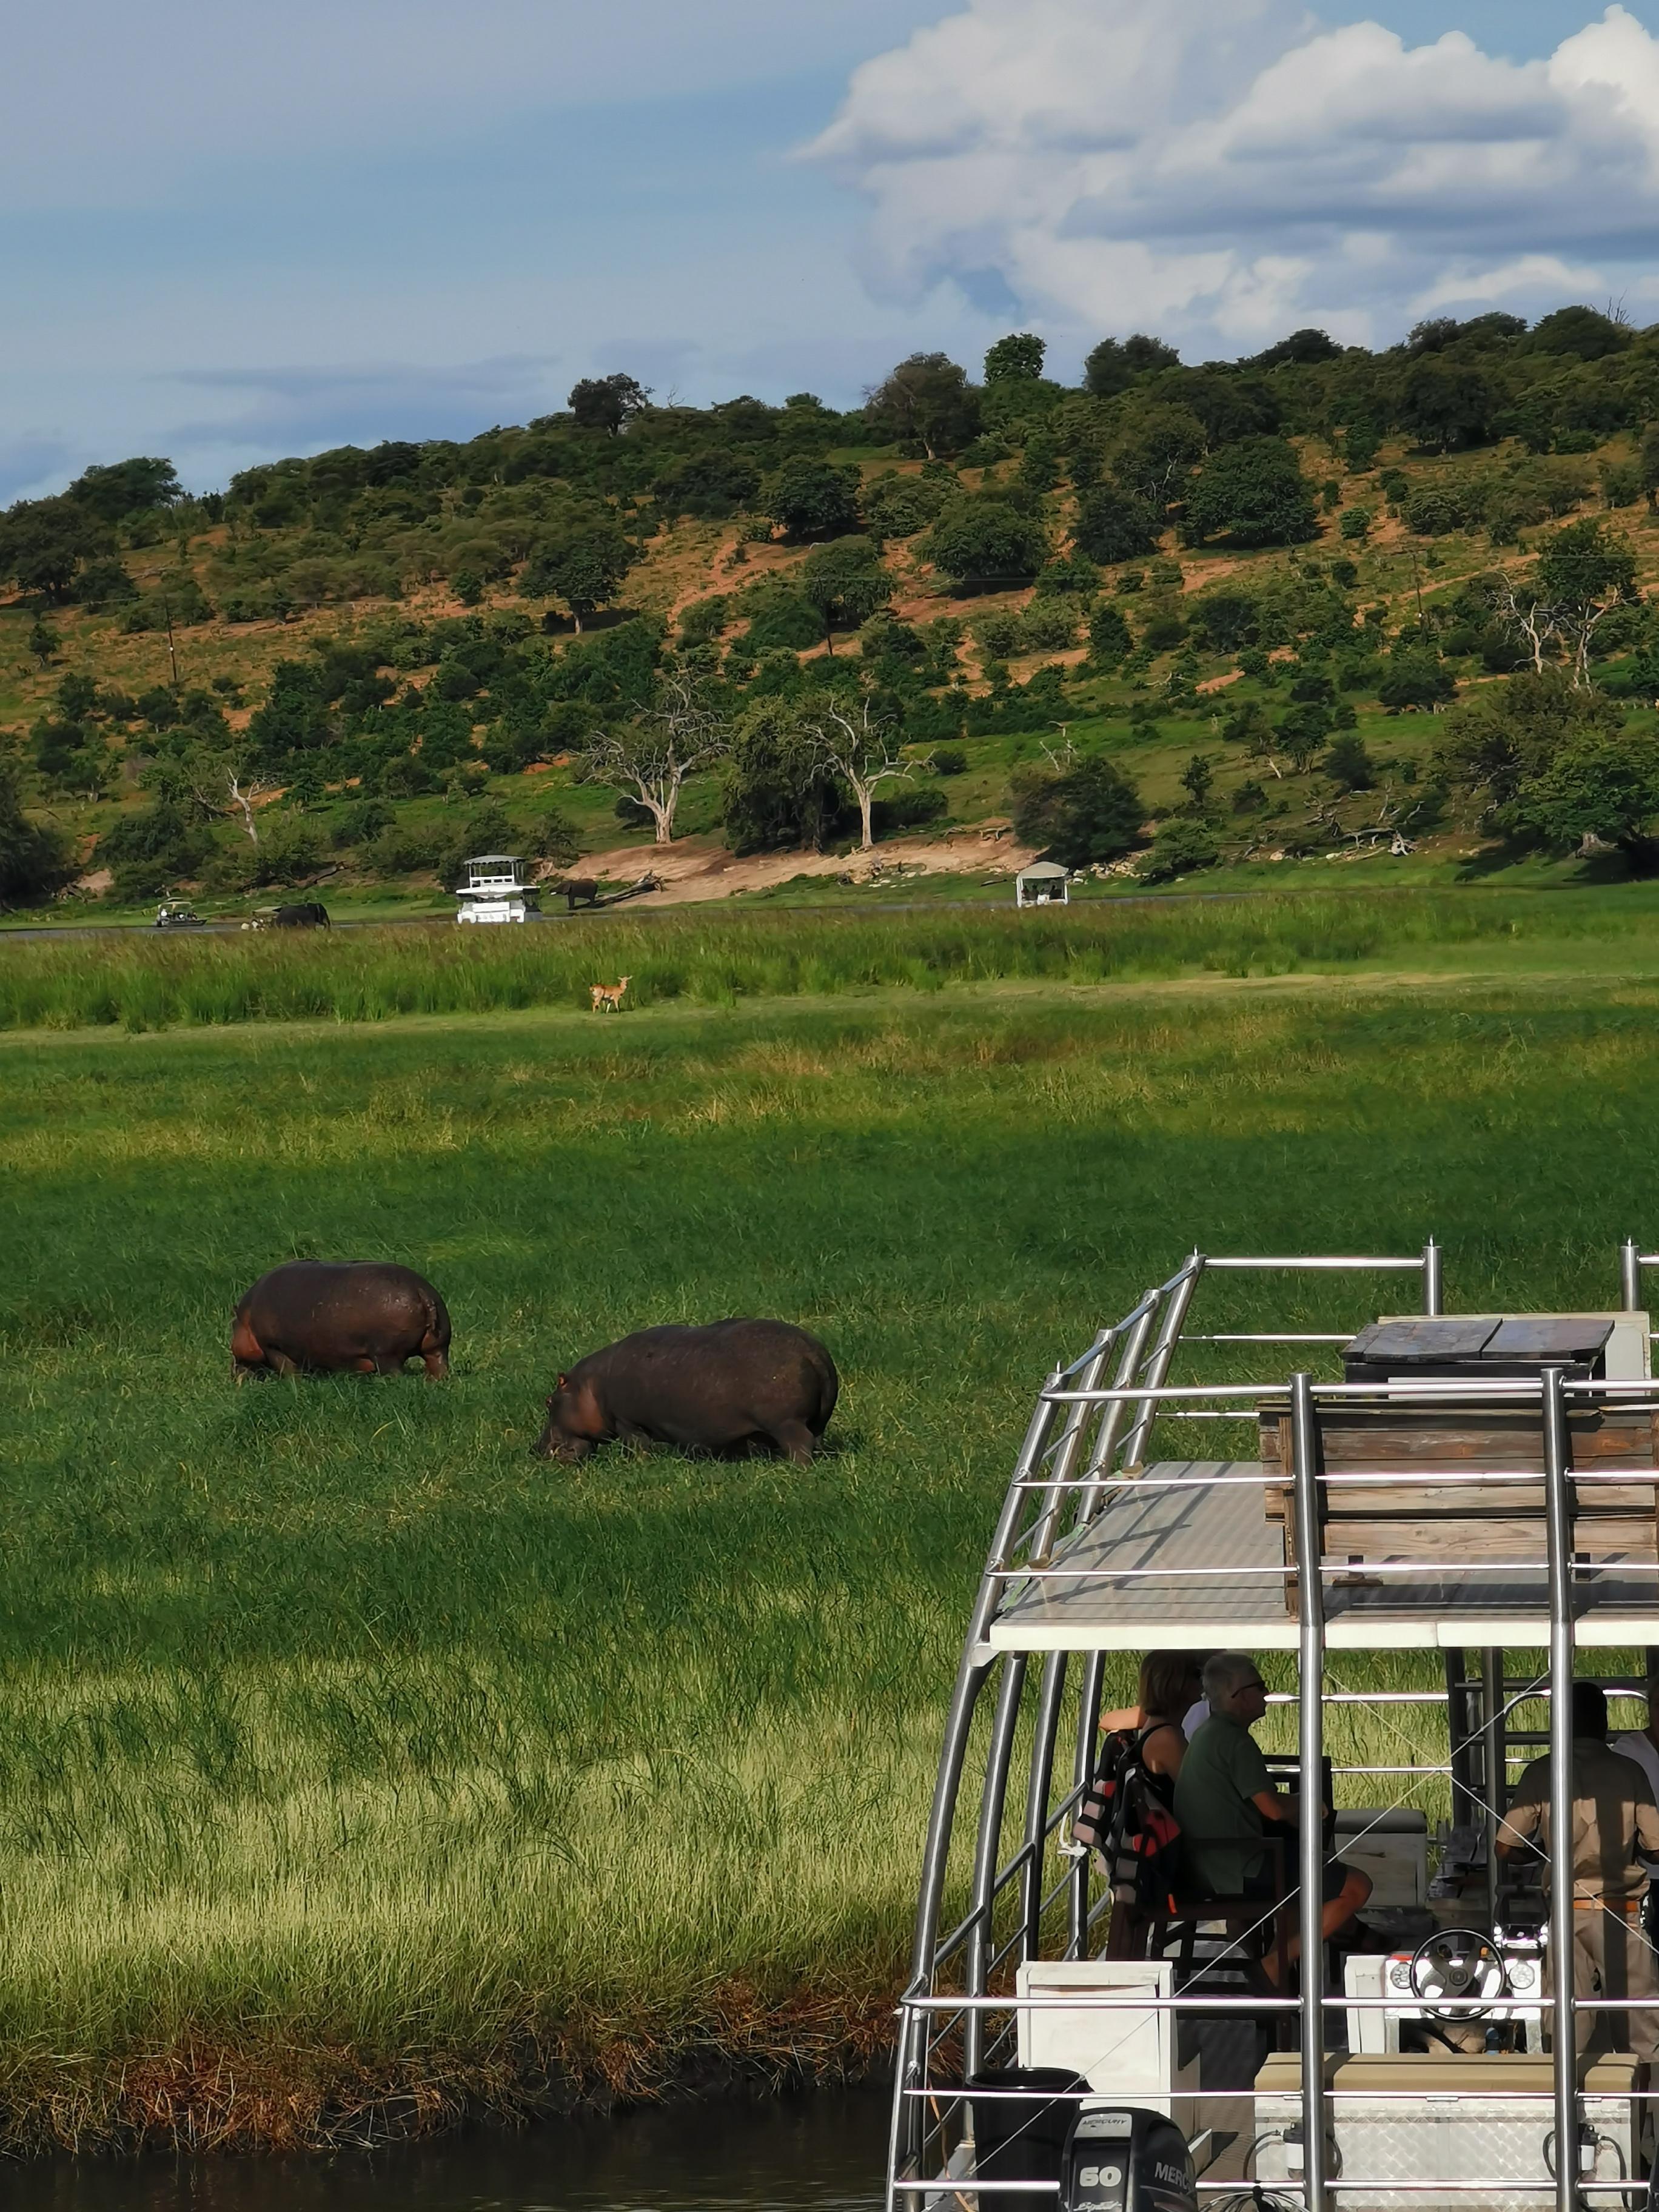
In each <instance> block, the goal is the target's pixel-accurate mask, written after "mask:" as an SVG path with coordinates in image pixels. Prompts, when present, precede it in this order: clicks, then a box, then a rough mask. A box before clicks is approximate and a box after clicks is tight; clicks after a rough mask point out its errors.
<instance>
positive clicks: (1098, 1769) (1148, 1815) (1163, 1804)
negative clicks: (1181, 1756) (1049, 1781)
mask: <svg viewBox="0 0 1659 2212" xmlns="http://www.w3.org/2000/svg"><path fill="white" fill-rule="evenodd" d="M1164 1725H1165V1723H1163V1722H1160V1723H1158V1727H1163V1726H1164ZM1156 1733H1157V1729H1114V1730H1113V1732H1112V1733H1111V1735H1109V1736H1108V1737H1107V1738H1106V1740H1105V1741H1104V1742H1103V1744H1102V1746H1101V1747H1100V1757H1099V1759H1098V1760H1097V1763H1096V1766H1095V1771H1094V1778H1093V1779H1092V1780H1091V1783H1090V1784H1089V1787H1088V1788H1087V1790H1085V1792H1084V1794H1083V1796H1082V1797H1081V1798H1080V1799H1079V1802H1078V1809H1077V1812H1076V1814H1075V1815H1074V1816H1073V1821H1072V1837H1073V1841H1074V1842H1076V1843H1079V1844H1086V1845H1087V1846H1088V1848H1089V1849H1090V1850H1091V1851H1093V1852H1094V1853H1095V1855H1096V1857H1097V1861H1098V1863H1099V1865H1100V1869H1101V1872H1102V1873H1103V1875H1104V1876H1105V1878H1106V1881H1107V1882H1108V1883H1109V1886H1110V1888H1111V1893H1112V1898H1113V1901H1114V1902H1115V1903H1116V1904H1118V1905H1127V1906H1128V1908H1129V1910H1130V1911H1132V1912H1134V1913H1137V1914H1139V1913H1152V1912H1172V1911H1174V1910H1175V1891H1176V1875H1177V1871H1178V1866H1179V1860H1180V1853H1181V1824H1180V1822H1179V1821H1178V1820H1176V1816H1175V1814H1174V1813H1173V1812H1172V1811H1171V1810H1170V1797H1171V1796H1173V1794H1174V1790H1173V1784H1171V1783H1170V1779H1169V1778H1168V1777H1167V1776H1166V1775H1162V1774H1154V1773H1152V1771H1151V1770H1150V1768H1148V1766H1147V1765H1146V1761H1145V1759H1144V1758H1143V1756H1142V1750H1143V1747H1144V1746H1145V1744H1146V1739H1147V1737H1148V1736H1149V1735H1155V1734H1156Z"/></svg>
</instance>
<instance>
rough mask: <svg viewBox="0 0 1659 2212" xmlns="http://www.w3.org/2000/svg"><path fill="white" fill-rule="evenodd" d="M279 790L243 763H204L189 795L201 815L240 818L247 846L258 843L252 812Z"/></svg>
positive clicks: (269, 779)
mask: <svg viewBox="0 0 1659 2212" xmlns="http://www.w3.org/2000/svg"><path fill="white" fill-rule="evenodd" d="M281 788H282V786H281V785H280V784H279V783H277V782H276V781H275V779H274V778H272V777H270V776H264V775H258V774H256V773H255V771H254V770H253V769H250V768H249V767H247V766H246V763H239V762H236V761H206V762H204V763H202V764H201V766H200V767H199V769H197V772H196V773H195V774H193V775H191V779H190V795H191V798H192V799H194V800H195V801H196V804H197V805H198V806H199V807H200V808H201V810H202V811H203V812H204V814H220V815H227V816H229V817H231V818H232V819H234V818H235V817H238V816H240V818H241V823H242V827H243V829H245V830H246V833H247V837H248V842H249V843H250V844H252V845H255V846H257V845H258V842H259V822H258V816H257V815H256V814H255V812H254V811H253V810H254V808H255V807H256V806H258V804H259V802H260V800H261V799H269V798H270V797H271V796H272V794H273V793H276V792H277V791H280V790H281Z"/></svg>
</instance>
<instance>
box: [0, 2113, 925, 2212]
mask: <svg viewBox="0 0 1659 2212" xmlns="http://www.w3.org/2000/svg"><path fill="white" fill-rule="evenodd" d="M888 2112H889V2104H888V2099H887V2095H886V2093H885V2092H884V2091H882V2090H879V2089H873V2090H872V2089H859V2090H834V2091H831V2090H824V2091H820V2092H818V2093H815V2094H811V2095H805V2096H800V2097H794V2098H789V2099H787V2100H779V2101H777V2102H775V2103H769V2104H743V2103H735V2102H734V2103H719V2104H692V2103H685V2104H680V2105H670V2106H662V2107H657V2108H653V2109H652V2110H650V2111H647V2112H632V2113H628V2114H625V2115H624V2116H623V2117H622V2118H618V2119H611V2120H592V2121H581V2122H568V2123H567V2122H557V2123H549V2124H546V2125H544V2126H539V2127H534V2128H526V2129H525V2130H523V2131H522V2133H520V2134H514V2135H506V2134H495V2133H485V2132H483V2131H482V2130H478V2131H475V2132H472V2133H468V2134H464V2135H456V2136H446V2137H443V2138H441V2140H440V2141H438V2142H434V2143H428V2144H423V2145H421V2146H419V2147H411V2148H405V2149H398V2150H394V2151H384V2152H380V2153H377V2154H374V2155H365V2154H361V2153H354V2154H342V2155H340V2156H338V2157H336V2158H313V2159H253V2158H193V2159H132V2160H116V2159H70V2158H62V2159H48V2160H40V2161H39V2162H37V2163H33V2164H29V2165H24V2166H11V2167H0V2199H3V2202H4V2203H5V2206H6V2212H393V2208H394V2207H395V2208H397V2212H705V2208H707V2212H872V2208H873V2207H875V2206H877V2205H878V2204H879V2203H880V2202H881V2192H882V2179H883V2173H884V2166H885V2162H886V2155H887V2119H888Z"/></svg>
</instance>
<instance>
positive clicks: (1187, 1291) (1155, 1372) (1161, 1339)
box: [1123, 1252, 1204, 1470]
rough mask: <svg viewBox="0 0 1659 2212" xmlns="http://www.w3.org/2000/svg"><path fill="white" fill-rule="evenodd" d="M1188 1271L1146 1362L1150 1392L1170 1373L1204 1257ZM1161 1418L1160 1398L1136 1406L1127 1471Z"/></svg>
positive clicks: (1191, 1261)
mask: <svg viewBox="0 0 1659 2212" xmlns="http://www.w3.org/2000/svg"><path fill="white" fill-rule="evenodd" d="M1187 1270H1188V1272H1187V1273H1185V1274H1183V1275H1182V1276H1181V1277H1180V1278H1179V1279H1178V1280H1177V1281H1176V1286H1175V1288H1174V1289H1173V1290H1172V1291H1170V1297H1169V1301H1168V1303H1167V1304H1166V1305H1165V1306H1164V1318H1163V1320H1162V1322H1160V1323H1159V1325H1158V1341H1157V1342H1156V1344H1154V1345H1153V1346H1152V1358H1150V1359H1149V1360H1148V1361H1147V1363H1146V1375H1145V1376H1144V1377H1143V1378H1142V1379H1143V1380H1144V1381H1145V1383H1146V1388H1147V1389H1149V1390H1161V1389H1163V1388H1164V1376H1166V1375H1167V1374H1168V1373H1169V1371H1170V1360H1171V1358H1173V1357H1174V1355H1175V1348H1176V1345H1177V1344H1178V1343H1179V1341H1180V1340H1181V1331H1182V1324H1183V1323H1184V1322H1185V1321H1186V1318H1187V1309H1188V1306H1189V1305H1191V1304H1192V1302H1193V1292H1194V1291H1195V1290H1196V1289H1197V1288H1198V1279H1199V1277H1200V1274H1201V1273H1203V1272H1204V1255H1203V1254H1202V1253H1201V1252H1194V1253H1193V1254H1192V1255H1191V1256H1190V1257H1189V1258H1188V1262H1187ZM1156 1419H1158V1401H1157V1399H1156V1398H1142V1399H1140V1400H1139V1401H1138V1402H1137V1404H1136V1407H1135V1425H1134V1426H1133V1428H1132V1429H1131V1430H1130V1431H1129V1433H1128V1435H1127V1437H1126V1438H1125V1439H1124V1444H1123V1465H1124V1468H1125V1469H1126V1470H1127V1469H1128V1468H1133V1467H1139V1465H1140V1455H1141V1454H1142V1452H1143V1451H1145V1449H1146V1438H1147V1436H1148V1435H1149V1434H1150V1432H1151V1430H1152V1424H1153V1422H1154V1421H1155V1420H1156Z"/></svg>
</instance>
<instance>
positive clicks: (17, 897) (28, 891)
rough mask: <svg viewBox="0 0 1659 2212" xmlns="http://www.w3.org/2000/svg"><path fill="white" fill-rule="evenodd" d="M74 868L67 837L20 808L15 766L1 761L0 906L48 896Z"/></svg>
mask: <svg viewBox="0 0 1659 2212" xmlns="http://www.w3.org/2000/svg"><path fill="white" fill-rule="evenodd" d="M74 872H75V867H74V860H73V858H72V855H71V853H70V842H69V839H68V838H67V837H66V836H64V833H63V832H62V830H60V829H55V828H52V826H51V825H49V824H48V823H44V822H36V821H33V820H32V819H31V818H30V817H29V816H28V815H27V814H26V813H25V812H24V811H23V796H22V792H21V787H20V785H19V781H18V775H17V770H16V769H15V767H14V766H13V765H12V763H10V762H9V761H0V907H15V906H32V905H33V904H34V902H36V901H37V900H40V899H43V898H49V897H50V896H52V892H53V891H55V890H59V889H61V888H62V886H63V885H64V884H66V883H67V882H68V881H69V879H70V876H71V875H73V873H74Z"/></svg>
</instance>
